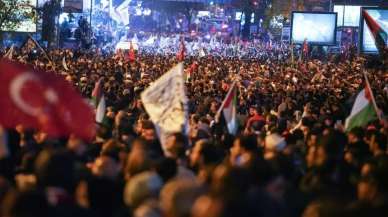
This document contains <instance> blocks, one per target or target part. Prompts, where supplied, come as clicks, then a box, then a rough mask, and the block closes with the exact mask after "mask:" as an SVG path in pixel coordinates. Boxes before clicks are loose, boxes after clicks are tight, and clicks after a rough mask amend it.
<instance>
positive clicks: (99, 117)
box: [96, 96, 106, 124]
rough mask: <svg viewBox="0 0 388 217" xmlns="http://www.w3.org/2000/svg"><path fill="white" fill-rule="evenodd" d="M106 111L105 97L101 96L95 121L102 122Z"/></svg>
mask: <svg viewBox="0 0 388 217" xmlns="http://www.w3.org/2000/svg"><path fill="white" fill-rule="evenodd" d="M105 113H106V103H105V97H104V96H102V97H101V99H100V102H99V103H98V106H97V110H96V123H99V124H101V123H103V122H104V118H105Z"/></svg>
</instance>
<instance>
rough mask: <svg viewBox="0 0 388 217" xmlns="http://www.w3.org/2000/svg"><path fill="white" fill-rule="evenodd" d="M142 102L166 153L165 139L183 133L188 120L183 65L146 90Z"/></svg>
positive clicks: (179, 65) (177, 66) (178, 65)
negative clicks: (173, 134) (170, 135)
mask: <svg viewBox="0 0 388 217" xmlns="http://www.w3.org/2000/svg"><path fill="white" fill-rule="evenodd" d="M141 100H142V102H143V105H144V108H145V110H146V111H147V113H148V114H149V116H150V119H151V120H152V122H153V123H154V125H155V126H156V128H157V133H158V136H159V140H160V142H161V144H162V148H163V150H164V151H166V150H165V148H164V144H165V139H166V138H167V136H168V135H169V134H172V133H176V132H182V131H183V130H184V127H185V125H186V123H187V118H188V106H187V101H188V100H187V96H186V91H185V86H184V72H183V64H182V63H179V64H177V65H176V66H174V67H173V68H172V69H170V71H168V72H167V73H166V74H164V75H163V76H162V77H160V78H159V79H158V80H156V81H155V82H154V83H153V84H152V85H151V86H149V87H148V88H147V89H146V90H144V91H143V92H142V94H141Z"/></svg>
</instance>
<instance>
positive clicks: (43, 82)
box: [0, 59, 95, 140]
mask: <svg viewBox="0 0 388 217" xmlns="http://www.w3.org/2000/svg"><path fill="white" fill-rule="evenodd" d="M0 108H1V109H0V125H2V126H4V127H7V128H13V127H15V126H16V125H18V124H22V125H23V126H25V127H27V128H34V129H39V130H42V131H44V132H46V133H47V134H48V135H49V136H53V137H59V136H68V135H70V134H74V135H76V136H78V137H80V138H82V139H85V140H90V139H93V137H94V135H95V122H94V113H93V110H92V108H91V106H90V105H88V103H87V102H86V100H84V99H83V98H82V97H81V96H80V95H79V94H78V93H77V92H76V90H75V89H74V88H73V87H72V86H71V85H70V84H69V83H68V82H66V81H65V80H64V79H63V78H61V77H59V76H57V75H55V74H54V73H48V72H43V71H39V70H36V69H32V68H30V67H28V66H26V65H22V64H20V63H16V62H13V61H10V60H6V59H1V60H0Z"/></svg>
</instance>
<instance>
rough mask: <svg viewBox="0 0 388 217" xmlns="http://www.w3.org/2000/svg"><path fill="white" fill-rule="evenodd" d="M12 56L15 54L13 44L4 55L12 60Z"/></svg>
mask: <svg viewBox="0 0 388 217" xmlns="http://www.w3.org/2000/svg"><path fill="white" fill-rule="evenodd" d="M12 56H13V45H12V46H11V47H10V48H9V50H8V51H7V53H5V54H4V56H3V57H4V58H7V59H10V60H11V59H12Z"/></svg>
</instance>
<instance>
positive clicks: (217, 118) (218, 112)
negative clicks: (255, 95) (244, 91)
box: [215, 82, 236, 123]
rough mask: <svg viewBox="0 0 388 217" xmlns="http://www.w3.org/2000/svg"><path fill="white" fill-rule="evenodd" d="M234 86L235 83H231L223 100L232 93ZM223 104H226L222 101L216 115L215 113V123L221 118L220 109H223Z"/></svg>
mask: <svg viewBox="0 0 388 217" xmlns="http://www.w3.org/2000/svg"><path fill="white" fill-rule="evenodd" d="M234 86H236V82H233V83H232V86H230V88H229V90H228V93H227V94H226V96H225V98H227V97H228V96H229V95H230V94H231V93H232V91H233V88H234ZM225 103H226V101H225V100H223V101H222V104H221V106H220V108H219V109H218V111H217V113H216V116H215V118H216V122H217V123H218V122H219V118H220V116H221V112H222V109H224V107H225Z"/></svg>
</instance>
